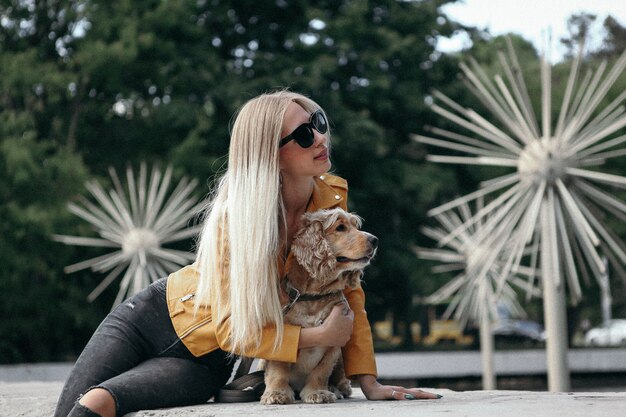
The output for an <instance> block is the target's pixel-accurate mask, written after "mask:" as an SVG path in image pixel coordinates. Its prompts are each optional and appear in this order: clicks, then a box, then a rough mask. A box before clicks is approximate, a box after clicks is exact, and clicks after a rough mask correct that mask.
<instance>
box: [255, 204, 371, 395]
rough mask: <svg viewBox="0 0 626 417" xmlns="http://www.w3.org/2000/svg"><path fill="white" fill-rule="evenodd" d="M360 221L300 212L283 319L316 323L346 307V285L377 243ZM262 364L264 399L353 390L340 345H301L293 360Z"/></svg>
mask: <svg viewBox="0 0 626 417" xmlns="http://www.w3.org/2000/svg"><path fill="white" fill-rule="evenodd" d="M360 226H361V219H360V218H359V217H358V216H356V215H354V214H351V213H347V212H345V211H344V210H342V209H331V210H320V211H316V212H311V213H306V214H304V216H303V219H302V227H301V229H300V230H299V231H298V232H297V233H296V235H295V236H294V239H293V242H292V245H291V251H292V252H293V254H294V256H293V258H292V259H293V262H292V264H291V265H287V269H288V271H289V272H288V274H287V276H286V277H285V279H284V280H283V282H282V285H283V286H284V287H283V288H284V290H285V291H286V293H287V294H288V296H289V300H290V301H289V304H287V305H286V307H285V308H284V310H283V311H284V314H285V316H284V319H285V322H286V323H290V324H294V325H298V326H302V327H313V326H319V325H320V324H321V323H322V322H323V321H324V320H325V319H326V318H327V317H328V315H329V314H330V312H331V310H332V308H333V307H334V306H335V305H337V304H341V303H346V306H347V301H346V299H345V297H344V294H343V291H344V289H346V288H347V287H348V286H351V287H355V286H357V285H358V284H359V282H360V279H361V276H362V275H363V268H365V267H366V266H367V265H369V263H370V261H371V259H372V258H373V257H374V255H375V253H376V248H377V245H378V238H376V237H375V236H373V235H371V234H369V233H366V232H363V231H361V230H359V228H360ZM261 366H262V367H264V368H265V385H266V388H265V393H264V394H263V396H262V397H261V403H262V404H289V403H292V402H294V400H295V394H294V391H295V392H297V393H299V396H300V399H301V400H302V401H304V402H306V403H329V402H335V400H337V398H338V397H339V398H341V397H344V396H345V397H348V396H349V395H350V394H351V393H352V389H351V387H350V381H349V380H348V379H347V378H346V376H345V373H344V369H343V361H342V360H341V348H338V347H313V348H307V349H301V350H300V352H299V354H298V360H297V362H296V363H294V364H291V363H286V362H278V361H266V362H264V363H263V364H262V365H261ZM329 380H330V383H329ZM329 387H330V388H329ZM331 390H332V391H331Z"/></svg>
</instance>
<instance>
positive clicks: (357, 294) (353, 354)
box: [340, 187, 378, 378]
mask: <svg viewBox="0 0 626 417" xmlns="http://www.w3.org/2000/svg"><path fill="white" fill-rule="evenodd" d="M347 194H348V193H347V187H346V193H345V195H344V198H343V200H342V201H341V203H340V207H341V208H342V209H344V210H346V211H348V198H347V197H348V196H347ZM344 295H345V296H346V299H347V300H348V304H349V305H350V308H351V309H352V311H354V325H353V328H352V337H351V338H350V340H349V341H348V343H347V344H346V346H344V347H343V361H344V367H345V371H346V376H347V377H348V378H350V377H352V376H355V375H361V374H367V375H374V376H377V375H378V372H377V369H376V358H375V356H374V341H373V339H372V329H371V327H370V323H369V320H368V319H367V312H366V311H365V292H364V291H363V288H362V287H361V284H359V285H358V286H357V287H356V288H347V289H346V290H345V291H344Z"/></svg>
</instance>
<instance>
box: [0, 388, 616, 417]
mask: <svg viewBox="0 0 626 417" xmlns="http://www.w3.org/2000/svg"><path fill="white" fill-rule="evenodd" d="M61 387H62V383H61V382H11V383H6V382H0V417H50V416H51V415H52V413H53V411H54V407H55V404H56V400H57V397H58V395H59V393H60V391H61ZM429 391H431V392H435V393H438V394H441V395H443V398H442V399H440V400H427V401H426V400H418V401H367V400H366V399H365V397H364V396H363V394H362V393H361V391H360V390H358V389H356V390H355V394H354V396H353V398H351V399H348V400H341V401H339V402H337V403H335V404H322V405H310V404H302V403H296V404H293V405H286V406H262V405H260V404H258V403H242V404H216V403H207V404H203V405H197V406H192V407H180V408H169V409H161V410H150V411H139V412H137V413H131V414H128V415H127V417H148V416H149V417H165V416H168V417H169V416H172V417H209V416H211V417H234V416H237V417H241V416H249V417H257V416H258V417H265V416H267V417H270V416H271V417H280V416H294V417H297V416H302V417H310V416H315V417H331V416H332V417H340V416H341V417H350V416H354V417H357V416H358V417H371V416H372V417H373V416H384V417H411V416H420V417H427V416H450V417H456V416H463V417H505V416H506V417H518V416H519V417H556V416H564V417H579V416H580V417H595V416H597V417H607V416H618V417H619V416H625V417H626V393H625V392H600V393H591V392H576V393H549V392H530V391H463V392H455V391H450V390H442V389H432V390H429Z"/></svg>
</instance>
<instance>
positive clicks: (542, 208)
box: [414, 41, 626, 391]
mask: <svg viewBox="0 0 626 417" xmlns="http://www.w3.org/2000/svg"><path fill="white" fill-rule="evenodd" d="M499 58H500V62H501V64H502V69H503V71H504V78H503V77H502V76H501V75H496V76H495V77H494V79H493V80H491V79H489V77H488V76H487V75H486V72H485V70H484V69H483V68H481V66H480V65H479V64H478V63H477V62H476V61H475V60H471V61H470V66H467V65H465V64H463V65H462V66H461V68H462V70H463V73H464V74H465V76H466V85H467V86H468V88H469V89H470V90H471V91H472V92H473V93H474V94H475V95H476V96H477V97H478V98H479V99H480V100H481V102H482V103H483V104H484V105H485V106H486V107H487V108H488V109H489V110H490V111H491V113H492V115H493V117H494V118H495V119H496V120H497V121H498V123H499V125H498V126H496V125H495V124H493V123H491V122H490V121H488V120H487V119H486V118H484V117H482V116H480V115H479V114H478V113H477V112H475V111H474V110H472V109H468V108H463V107H462V106H460V105H459V104H458V103H456V102H454V101H452V100H451V99H449V98H448V97H446V96H445V95H443V94H441V93H439V92H435V94H434V97H435V99H436V100H438V101H439V102H441V103H443V105H444V106H447V109H446V108H444V107H443V106H440V105H439V104H433V106H432V109H433V110H434V111H435V112H437V113H438V114H440V115H441V116H443V117H445V118H446V119H448V120H450V121H452V122H454V123H455V124H457V125H459V126H460V127H463V128H465V129H467V130H468V131H470V132H472V133H473V134H474V135H475V137H470V136H467V135H464V134H460V133H457V132H451V131H447V130H443V129H438V128H435V129H432V132H433V133H434V134H435V135H438V136H440V137H442V138H443V139H441V138H434V137H426V136H415V137H414V139H415V140H417V141H418V142H421V143H425V144H429V145H433V146H438V147H442V148H447V149H452V150H456V151H461V152H465V153H469V154H472V155H474V156H472V157H462V156H461V157H457V156H444V155H431V156H429V157H428V159H429V160H431V161H434V162H443V163H461V164H472V165H492V166H503V167H510V168H512V169H514V170H515V172H514V173H511V174H508V175H504V176H502V177H498V178H495V179H493V180H490V181H487V182H485V183H483V184H481V189H480V190H478V191H476V192H473V193H471V194H468V195H466V196H464V197H461V198H459V199H456V200H454V201H452V202H450V203H447V204H444V205H443V206H440V207H438V208H436V209H433V210H432V211H431V212H430V214H431V215H435V214H438V213H441V212H443V211H445V210H447V209H450V208H452V207H456V206H459V205H461V204H463V203H465V202H467V201H470V200H472V199H476V198H478V197H480V196H485V195H487V194H491V193H494V192H499V193H500V194H499V195H498V196H497V198H494V199H493V201H491V202H490V203H489V204H487V205H486V206H485V207H484V208H482V209H481V210H479V211H478V212H477V213H476V214H475V215H474V216H472V217H471V218H470V219H469V220H468V221H466V222H464V224H463V225H461V226H459V227H457V228H456V229H455V230H454V231H452V232H451V233H450V234H449V235H448V236H447V238H446V239H447V240H451V239H454V238H455V236H457V235H458V234H460V233H462V232H463V231H464V230H466V229H467V228H468V227H470V226H471V225H472V224H474V223H476V222H477V221H479V220H480V219H483V218H485V216H486V215H487V214H490V216H489V218H488V219H485V223H484V226H483V228H482V231H481V232H480V233H479V235H478V236H477V240H478V241H480V242H483V241H491V242H492V244H493V246H491V249H490V251H488V252H486V253H485V254H484V256H483V258H482V262H483V264H484V265H485V268H488V267H489V265H490V264H492V263H493V262H494V261H495V260H496V259H497V258H498V257H499V256H500V254H501V253H502V251H503V249H504V246H505V244H507V245H508V244H512V245H513V248H512V249H511V250H510V253H509V254H508V255H507V260H506V263H505V265H504V267H503V273H502V274H501V279H504V278H505V277H506V276H508V275H509V271H513V272H515V270H516V269H517V268H518V265H519V264H520V261H521V259H522V256H523V253H524V248H525V246H526V245H527V244H529V243H530V242H533V246H534V247H535V248H536V250H537V251H538V253H536V254H535V255H534V256H533V259H537V258H539V259H540V269H541V277H542V286H543V297H544V321H545V325H546V333H547V338H548V339H547V341H546V348H547V358H548V387H549V389H550V390H552V391H565V390H567V389H569V372H568V368H567V335H566V329H567V325H566V324H567V323H566V319H565V286H566V285H567V287H568V289H569V294H570V296H571V299H572V301H573V302H576V301H578V300H579V299H580V298H581V294H582V292H581V286H580V282H579V278H578V273H579V271H580V272H581V273H583V274H587V268H589V270H590V271H591V273H592V274H593V275H594V277H596V278H597V279H598V278H599V277H600V276H601V275H602V274H603V273H604V272H605V265H604V264H603V262H602V259H601V257H600V254H599V253H598V248H599V247H602V249H603V251H604V253H605V254H606V256H608V258H609V260H610V261H611V263H612V264H613V266H614V268H613V270H614V271H616V272H617V273H620V274H622V275H624V276H626V274H624V270H623V268H622V265H623V264H626V253H625V251H624V249H623V248H624V247H625V246H624V244H623V242H622V241H621V240H620V239H619V238H618V237H617V236H615V234H614V233H612V232H611V231H610V230H608V229H607V227H606V226H605V225H604V224H603V222H602V217H603V213H602V212H609V213H612V214H614V215H616V216H618V217H619V218H620V219H622V220H623V219H626V204H624V203H623V202H622V201H620V200H619V199H617V198H616V197H614V196H613V195H611V194H609V193H608V192H606V190H605V186H606V185H609V186H613V187H620V188H626V177H622V176H618V175H612V174H608V173H603V172H599V171H597V170H590V169H588V168H589V167H591V166H600V165H602V164H603V163H604V162H605V161H606V160H607V159H609V158H614V157H618V156H621V155H625V154H626V149H624V148H623V147H622V148H618V147H619V146H620V145H622V144H623V143H624V142H626V135H620V136H617V137H611V135H614V134H615V133H616V132H617V131H618V130H619V129H621V128H623V127H624V126H626V112H625V110H624V106H623V105H622V102H623V101H624V99H625V98H626V92H622V93H621V94H619V96H618V97H617V98H615V99H614V100H613V101H612V102H611V103H610V104H608V105H607V106H606V107H605V108H604V109H602V110H601V111H599V112H597V114H596V111H597V110H598V107H599V105H600V103H601V101H602V100H603V99H604V98H605V96H606V94H607V92H608V91H609V90H610V88H611V86H612V85H613V83H614V82H615V81H616V79H617V78H618V77H619V76H620V74H622V72H623V70H624V68H625V67H626V52H625V53H624V54H622V56H621V57H620V58H619V59H618V60H617V61H616V62H615V64H614V65H613V67H612V69H611V70H610V71H608V73H605V71H606V68H607V63H606V62H603V63H602V64H601V65H600V66H599V67H598V68H597V69H596V70H595V72H592V71H589V72H587V74H586V75H585V76H584V77H583V78H582V80H580V79H579V70H580V61H581V57H580V55H579V56H578V57H577V58H575V59H574V60H573V62H572V66H571V70H570V74H569V78H568V80H567V85H566V88H565V94H564V97H563V102H562V104H561V110H560V113H559V116H558V120H557V122H556V127H555V129H554V130H553V129H552V119H551V109H552V91H551V89H552V86H551V65H550V63H549V62H548V61H547V60H546V59H544V58H542V59H541V84H542V97H541V128H539V125H538V122H537V120H536V117H535V113H534V111H533V108H532V106H531V104H530V97H529V95H528V92H527V89H526V85H525V82H524V78H523V76H522V71H521V68H520V66H519V64H518V60H517V56H516V54H515V51H514V50H513V47H512V45H511V43H510V41H508V59H507V56H505V55H504V53H500V55H499ZM505 80H506V81H505ZM511 242H512V243H511ZM444 243H445V241H444ZM587 265H588V267H587ZM535 267H536V265H531V268H532V269H534V268H535ZM533 275H534V274H531V275H530V276H533Z"/></svg>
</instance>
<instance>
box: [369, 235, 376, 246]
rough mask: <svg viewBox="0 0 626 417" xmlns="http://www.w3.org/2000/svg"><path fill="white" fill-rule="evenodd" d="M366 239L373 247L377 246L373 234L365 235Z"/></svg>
mask: <svg viewBox="0 0 626 417" xmlns="http://www.w3.org/2000/svg"><path fill="white" fill-rule="evenodd" d="M367 241H368V242H369V243H370V245H372V247H373V248H374V249H376V248H377V247H378V238H377V237H376V236H374V235H369V236H367Z"/></svg>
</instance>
